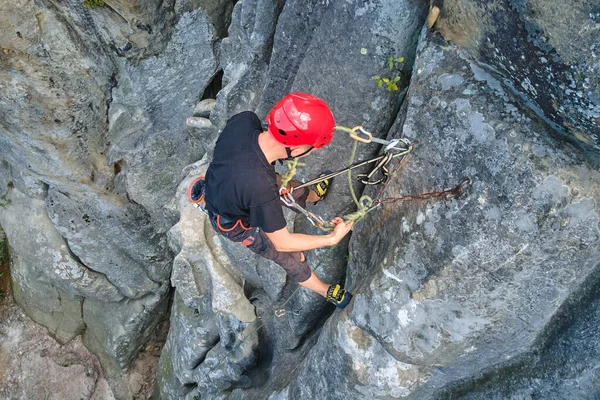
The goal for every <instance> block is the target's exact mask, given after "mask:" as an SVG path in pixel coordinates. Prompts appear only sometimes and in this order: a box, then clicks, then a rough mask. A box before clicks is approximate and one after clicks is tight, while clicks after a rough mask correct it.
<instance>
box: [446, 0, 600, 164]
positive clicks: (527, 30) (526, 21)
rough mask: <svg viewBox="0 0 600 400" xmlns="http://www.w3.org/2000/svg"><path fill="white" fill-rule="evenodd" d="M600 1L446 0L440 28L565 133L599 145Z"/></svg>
mask: <svg viewBox="0 0 600 400" xmlns="http://www.w3.org/2000/svg"><path fill="white" fill-rule="evenodd" d="M599 23H600V6H599V5H598V4H597V3H594V2H579V1H558V0H551V1H540V0H528V1H517V0H514V1H513V0H509V1H473V0H444V2H443V6H442V10H441V12H440V16H439V19H438V21H437V23H436V25H435V29H436V30H439V32H440V33H441V34H442V35H443V36H444V38H446V39H448V40H451V41H453V42H454V43H457V44H458V45H460V46H462V47H464V48H465V49H467V50H468V51H469V52H470V53H471V55H472V56H474V57H475V58H476V59H477V60H478V61H479V62H480V63H482V64H484V65H485V67H486V68H487V69H489V70H493V71H494V72H495V73H496V74H498V77H499V78H501V79H502V80H503V81H504V83H505V84H508V85H507V86H508V87H509V90H513V91H515V92H517V93H518V95H519V96H520V97H522V98H523V99H524V100H525V101H526V102H527V103H528V105H529V106H530V107H532V109H534V110H535V111H536V112H537V113H538V114H539V115H541V116H543V118H544V119H545V120H546V121H547V122H549V123H550V124H551V125H552V127H553V128H554V129H555V130H556V131H557V132H560V133H562V134H563V135H564V136H565V137H566V138H568V139H570V140H571V141H572V142H573V143H576V144H577V145H578V146H579V147H581V148H583V149H584V150H586V151H590V152H593V153H595V154H596V155H597V152H598V150H600V128H599V126H600V91H599V89H598V87H599V84H600V81H599V76H600V74H598V71H599V68H600V41H599V40H598V39H599V36H600V35H599V33H598V26H599V25H598V24H599Z"/></svg>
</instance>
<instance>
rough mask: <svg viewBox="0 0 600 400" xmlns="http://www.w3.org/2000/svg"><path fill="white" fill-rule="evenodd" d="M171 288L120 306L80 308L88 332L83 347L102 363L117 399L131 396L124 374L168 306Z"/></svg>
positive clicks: (96, 304) (90, 302) (87, 302)
mask: <svg viewBox="0 0 600 400" xmlns="http://www.w3.org/2000/svg"><path fill="white" fill-rule="evenodd" d="M168 291H169V286H168V285H164V286H163V287H161V289H160V290H159V291H157V293H150V294H148V295H147V296H145V297H143V298H140V299H126V300H123V301H121V302H118V303H106V302H99V301H96V300H92V299H85V300H84V301H83V305H82V307H81V313H82V316H83V321H84V322H85V326H86V330H85V332H84V334H83V343H84V344H85V346H86V347H87V348H88V349H90V350H91V351H92V352H93V353H94V354H95V355H97V357H98V359H99V360H100V362H101V363H102V367H103V368H104V370H105V371H106V375H107V379H108V380H109V384H110V386H111V388H112V390H113V392H114V393H115V397H117V398H126V397H128V396H129V390H130V389H129V385H128V383H127V382H126V381H125V379H124V378H125V374H124V372H125V370H126V369H127V367H128V366H129V365H130V364H131V362H132V361H133V359H134V358H135V357H137V355H138V354H139V352H140V350H141V348H142V346H143V345H144V343H146V341H147V340H148V338H149V337H150V334H151V333H152V331H153V330H154V328H156V325H157V324H158V323H159V322H161V321H162V320H163V319H164V315H165V313H166V312H167V309H168V306H169V300H168V296H167V294H168Z"/></svg>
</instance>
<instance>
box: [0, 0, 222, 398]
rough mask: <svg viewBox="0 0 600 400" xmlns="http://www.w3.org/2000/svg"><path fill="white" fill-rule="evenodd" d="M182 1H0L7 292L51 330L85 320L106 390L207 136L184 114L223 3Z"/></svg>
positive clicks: (158, 303)
mask: <svg viewBox="0 0 600 400" xmlns="http://www.w3.org/2000/svg"><path fill="white" fill-rule="evenodd" d="M223 4H225V3H223ZM180 5H181V4H180ZM190 5H191V6H190V7H188V8H187V9H185V10H184V8H185V7H179V8H177V9H176V5H175V1H167V2H163V1H154V0H141V1H134V2H127V1H118V0H115V1H110V0H109V1H107V2H106V6H104V7H95V8H90V7H87V6H85V5H84V4H83V3H82V2H81V1H79V0H77V1H75V0H70V1H61V2H55V1H50V0H49V1H41V2H16V3H15V2H13V3H10V4H9V3H6V4H4V3H3V4H2V5H0V26H1V27H2V29H1V30H0V31H1V33H0V89H1V90H0V92H1V93H0V132H1V134H0V159H1V160H2V166H1V168H0V170H1V173H0V187H1V189H0V191H1V192H2V194H3V195H4V194H5V193H6V198H7V200H3V201H2V203H1V207H0V224H1V225H2V227H3V229H4V230H5V231H6V233H7V235H8V237H9V242H10V243H11V247H12V256H13V262H12V266H11V270H12V279H13V281H14V286H13V287H14V291H15V299H16V301H17V302H18V303H19V305H20V306H21V307H23V309H24V310H25V311H26V312H27V314H28V315H29V316H31V317H32V318H33V319H34V320H35V321H37V322H40V323H42V324H44V325H45V326H46V327H48V329H49V331H50V332H51V333H52V334H53V335H54V336H55V337H57V338H58V339H59V340H61V341H67V340H70V339H71V338H73V337H74V336H75V335H77V334H79V333H82V332H84V342H85V344H86V346H88V347H89V348H90V349H92V350H93V351H94V352H95V353H96V354H97V355H98V357H99V359H100V360H101V362H102V363H103V366H104V368H106V369H107V376H108V378H109V379H110V380H111V386H112V388H113V390H114V393H115V395H116V396H117V397H119V398H127V397H128V396H129V395H130V394H131V393H132V390H133V391H134V392H135V390H134V389H135V388H133V389H132V390H130V388H128V384H127V382H126V379H123V377H124V373H123V371H124V370H125V369H126V368H127V366H128V364H129V363H131V361H132V360H133V359H134V357H136V356H137V354H138V352H139V350H140V348H141V347H142V345H143V344H144V342H145V341H146V340H147V338H148V337H149V335H150V333H151V331H152V329H154V327H155V326H156V325H157V323H158V322H159V321H161V320H163V319H164V318H165V317H166V314H167V306H168V299H169V290H168V282H169V279H170V272H171V268H172V262H173V255H172V253H171V252H170V250H169V248H168V247H167V241H166V235H165V232H166V231H167V230H168V228H170V227H171V226H172V224H173V223H174V222H175V219H174V214H173V213H170V212H169V211H168V208H166V207H165V206H167V205H168V203H169V200H170V199H171V198H172V195H173V191H174V189H175V187H176V186H177V185H178V184H179V182H180V181H181V179H182V178H183V177H184V176H185V175H184V174H183V173H182V169H183V167H184V166H186V165H188V164H190V163H191V162H193V161H195V160H196V159H197V158H199V157H201V156H202V155H203V154H204V151H205V150H204V148H203V143H204V142H206V141H210V140H211V139H210V137H208V136H207V137H204V138H199V137H198V135H196V134H195V132H191V131H192V129H191V128H187V127H186V126H185V118H187V117H188V116H190V114H191V113H192V111H193V109H194V106H195V105H196V104H197V103H198V101H199V100H200V99H201V98H202V95H203V91H204V89H205V87H206V86H207V85H208V83H209V82H211V80H212V79H213V77H214V75H215V73H216V70H217V62H216V60H217V57H216V55H215V48H214V47H213V46H214V43H215V41H216V40H217V36H216V34H215V28H214V27H213V24H214V25H219V26H220V28H219V29H221V30H222V27H223V24H224V23H226V21H227V20H228V17H227V13H228V12H227V6H226V7H225V8H224V9H222V10H213V12H212V13H211V16H210V19H211V20H209V17H207V16H206V15H205V14H204V13H203V11H202V10H196V9H195V8H197V7H198V6H202V5H203V4H196V3H193V4H192V3H190ZM205 6H207V5H206V4H205ZM229 7H231V5H230V6H229ZM187 11H190V12H189V13H188V12H187ZM217 11H218V12H217ZM184 12H186V13H185V14H184ZM180 14H183V15H180Z"/></svg>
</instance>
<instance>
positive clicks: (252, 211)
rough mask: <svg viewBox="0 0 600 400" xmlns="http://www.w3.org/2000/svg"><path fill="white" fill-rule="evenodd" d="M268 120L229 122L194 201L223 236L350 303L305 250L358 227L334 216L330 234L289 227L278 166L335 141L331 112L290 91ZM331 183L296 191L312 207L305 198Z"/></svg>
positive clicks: (245, 117) (193, 189)
mask: <svg viewBox="0 0 600 400" xmlns="http://www.w3.org/2000/svg"><path fill="white" fill-rule="evenodd" d="M266 121H267V124H268V127H267V129H266V130H263V128H262V125H261V122H260V119H259V118H258V116H257V115H256V114H255V113H253V112H250V111H245V112H241V113H239V114H237V115H234V116H233V117H231V118H230V119H229V121H227V124H226V126H225V128H224V129H223V131H222V132H221V134H220V136H219V138H218V140H217V143H216V145H215V149H214V154H213V159H212V162H211V163H210V166H209V167H208V171H207V172H206V178H205V180H203V179H196V180H194V181H193V182H192V184H191V185H190V188H189V191H188V192H189V193H190V200H192V201H194V202H200V201H204V202H205V208H206V211H207V212H208V215H209V217H210V220H211V223H212V226H213V228H214V229H215V231H217V232H218V233H219V234H221V235H223V236H225V237H226V238H228V239H230V240H232V241H234V242H241V243H242V244H243V245H245V246H246V247H248V248H249V249H250V250H251V251H253V252H254V253H256V254H259V255H261V256H262V257H265V258H267V259H269V260H273V261H274V262H275V263H277V264H279V265H280V266H281V267H282V268H283V269H284V270H285V271H286V272H287V273H288V274H289V275H290V276H291V277H292V278H293V279H294V280H295V281H296V282H298V283H299V284H300V285H301V286H303V287H305V288H307V289H309V290H312V291H314V292H317V293H319V294H320V295H322V296H323V297H325V298H326V299H327V300H328V301H329V302H331V303H333V304H335V305H336V306H337V307H339V308H344V307H346V305H348V303H349V302H350V300H351V299H352V294H351V293H350V292H348V291H346V290H345V289H343V288H342V287H341V286H340V285H339V284H334V285H329V284H326V283H324V282H322V281H321V280H320V279H319V278H318V277H317V275H315V273H314V272H313V271H312V270H311V268H310V267H309V266H308V265H307V263H306V256H305V254H304V253H303V251H305V250H312V249H317V248H320V247H325V246H332V245H335V244H337V243H338V242H339V241H340V240H342V238H343V237H344V236H346V234H347V233H348V232H349V231H350V230H351V228H352V222H350V223H346V222H345V221H344V220H343V219H342V218H339V217H336V218H334V219H333V220H332V221H331V223H332V224H333V225H334V229H333V231H332V232H330V233H329V234H326V235H305V234H301V233H291V232H289V231H288V229H287V227H286V220H285V218H284V216H283V210H282V205H284V204H283V203H282V202H281V201H280V198H279V187H280V186H281V176H279V175H278V174H276V172H275V168H274V164H275V162H276V161H277V160H292V159H295V158H300V157H304V156H306V155H308V154H309V153H311V152H312V151H313V150H314V149H318V148H321V147H323V146H325V145H327V144H328V143H329V142H330V141H331V139H332V138H333V130H334V119H333V115H332V113H331V110H330V109H329V107H328V106H327V104H326V103H325V102H324V101H323V100H321V99H319V98H318V97H315V96H312V95H310V94H306V93H290V94H288V95H286V96H285V97H283V99H281V100H280V101H279V102H278V103H277V104H276V105H275V106H274V107H273V109H272V110H271V111H270V112H269V114H268V116H267V118H266ZM330 183H331V180H326V181H324V182H322V183H320V184H319V185H318V186H317V188H316V189H317V192H318V193H317V192H315V191H313V190H311V189H308V188H302V189H299V190H296V191H293V193H292V196H293V198H294V200H295V201H296V202H297V203H298V204H299V205H301V206H302V207H305V206H306V202H314V203H316V202H318V201H321V200H323V198H324V197H325V195H326V194H327V189H328V188H329V185H330ZM289 185H290V186H288V188H289V187H291V186H298V185H300V182H299V181H294V180H292V181H291V182H290V183H289ZM203 189H204V190H203ZM203 194H204V196H203V197H202V195H203Z"/></svg>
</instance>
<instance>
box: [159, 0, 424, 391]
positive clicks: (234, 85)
mask: <svg viewBox="0 0 600 400" xmlns="http://www.w3.org/2000/svg"><path fill="white" fill-rule="evenodd" d="M313 3H314V4H313ZM313 3H311V4H309V5H307V4H306V3H305V2H287V3H286V4H285V6H284V7H283V11H282V13H281V15H280V16H279V19H278V20H277V24H278V25H277V31H276V32H275V33H273V30H274V25H273V24H274V22H275V20H276V18H277V15H278V9H277V7H270V8H267V7H262V6H261V5H263V4H262V2H240V3H237V4H236V7H235V9H234V15H233V23H232V26H231V27H230V37H229V38H227V39H225V40H223V42H222V47H221V49H222V57H221V62H222V64H223V65H224V77H223V82H224V84H225V86H224V88H223V89H222V90H221V92H219V95H218V96H217V102H216V104H215V106H214V108H213V109H212V111H211V114H210V117H211V121H212V122H213V124H214V126H215V127H218V128H221V127H222V126H224V123H225V121H226V119H227V118H228V117H229V116H231V115H233V114H234V113H236V112H239V111H242V110H246V109H254V108H256V111H257V113H258V114H259V115H260V116H264V114H265V113H266V112H267V111H268V108H269V107H271V106H272V105H273V103H274V102H275V101H276V100H278V97H280V96H283V95H284V94H285V93H287V91H289V90H304V91H308V92H311V93H315V94H318V95H320V96H321V97H322V98H324V99H325V100H327V101H330V103H331V105H332V108H333V111H334V114H335V115H336V117H337V116H339V119H340V120H341V121H344V123H346V124H352V125H351V126H354V125H357V124H360V123H363V122H370V124H369V129H371V130H373V131H374V132H375V133H376V134H378V135H383V134H384V132H385V130H386V129H387V127H389V126H390V125H391V124H392V122H393V118H394V113H395V110H396V109H397V108H398V106H399V103H400V100H401V96H399V94H398V93H395V92H388V91H386V90H385V89H382V88H378V87H377V84H376V82H375V80H374V79H373V78H372V76H373V75H374V74H377V73H382V72H381V71H384V68H387V67H385V62H386V61H387V57H388V56H390V55H392V54H394V55H397V56H400V55H404V56H405V57H406V58H407V59H409V60H410V59H411V58H412V56H411V55H412V53H413V52H414V49H415V47H416V42H415V40H414V33H415V32H416V31H417V29H418V27H419V26H420V23H421V21H422V20H423V15H422V14H420V13H419V11H420V10H419V8H418V7H416V6H415V5H414V4H413V3H411V2H402V3H392V2H377V3H376V4H373V5H369V6H364V7H363V6H360V5H353V4H348V5H345V6H342V5H337V4H327V5H324V4H320V3H319V4H317V2H313ZM306 7H309V8H310V9H311V11H312V13H311V14H310V18H309V19H308V20H305V19H298V18H297V17H296V15H298V14H301V13H304V12H305V10H306ZM355 17H357V18H358V20H359V23H356V21H354V22H353V23H352V24H350V23H349V21H350V20H352V19H353V18H355ZM390 18H391V19H390ZM387 24H399V26H402V29H401V30H399V31H396V32H393V33H388V32H389V31H386V29H385V28H384V27H385V26H386V25H387ZM307 33H308V34H309V36H306V34H307ZM273 35H275V36H274V39H272V36H273ZM382 37H383V39H382ZM342 38H344V39H343V40H342ZM347 38H351V40H350V41H349V42H348V41H347V40H348V39H347ZM381 41H382V42H383V44H382V42H381ZM272 42H274V47H273V53H272V54H270V51H271V50H270V48H271V43H272ZM387 45H389V46H390V48H389V49H388V48H385V46H387ZM362 47H365V48H367V49H368V50H367V54H366V55H363V54H361V48H362ZM324 48H326V49H330V50H328V51H326V52H323V49H324ZM293 49H295V50H293ZM291 51H295V53H296V54H294V57H295V58H294V57H292V55H291V54H290V53H289V52H291ZM361 57H363V58H361ZM267 62H269V64H268V70H267V64H266V63H267ZM340 66H341V67H342V68H346V69H347V71H344V74H345V76H352V77H353V82H355V86H353V87H350V86H348V87H346V85H344V83H343V82H342V81H340V77H341V75H340V72H339V68H340ZM313 68H317V69H319V70H320V74H319V76H321V78H318V77H317V75H316V74H315V73H314V70H313ZM406 72H407V71H403V72H402V73H406ZM354 78H355V79H354ZM283 81H286V82H287V83H285V84H284V85H281V84H280V82H283ZM264 82H267V86H266V87H265V90H264V91H261V90H260V89H259V88H260V87H261V86H262V85H264V84H265V83H264ZM402 84H404V85H406V84H407V80H404V81H403V82H402ZM356 91H358V92H360V93H361V95H360V96H350V92H352V93H356ZM363 118H369V119H367V120H366V121H365V120H364V119H363ZM345 121H347V122H345ZM351 143H352V141H351V140H350V139H349V138H348V136H347V134H345V133H342V132H340V133H338V134H337V136H336V139H335V140H334V143H333V144H332V145H331V146H329V147H328V148H327V149H324V150H320V154H321V156H320V157H319V156H316V157H315V156H310V157H308V158H307V163H308V164H309V165H310V168H300V169H299V171H300V172H299V175H298V178H301V179H302V178H306V177H308V176H314V175H317V174H318V173H319V172H321V171H322V170H323V169H325V168H331V169H336V168H339V167H341V166H343V165H345V164H346V163H348V161H349V156H350V149H351ZM376 150H377V148H376V146H364V147H362V148H361V149H360V150H359V151H358V152H357V156H356V158H357V159H358V158H364V157H367V156H370V155H373V154H374V153H375V152H376ZM207 161H208V160H205V161H204V162H205V163H206V162H207ZM200 164H202V162H201V163H200ZM204 168H205V167H204ZM192 170H193V172H192ZM188 172H189V173H190V177H189V178H187V179H186V180H184V182H183V184H182V187H180V188H179V189H178V193H179V194H178V196H177V198H180V199H181V198H182V197H183V196H184V190H185V189H186V185H187V184H188V182H190V181H191V179H192V177H193V176H197V175H202V168H201V167H200V166H199V165H198V164H196V165H195V166H194V167H193V168H191V169H188ZM338 180H339V182H338V181H337V180H336V182H335V183H334V184H333V187H332V188H333V190H332V193H331V194H330V195H329V197H328V200H327V202H325V203H322V204H319V206H317V207H313V206H312V205H311V206H310V208H311V210H312V211H315V212H318V213H319V214H323V215H326V216H327V217H329V218H333V216H335V215H340V214H344V213H347V212H350V211H353V208H352V206H351V204H352V200H351V197H350V194H349V192H348V190H347V189H346V187H347V184H346V183H345V177H340V178H338ZM178 207H179V210H180V215H181V218H180V221H179V223H178V224H177V225H176V226H175V227H174V228H173V229H172V230H171V231H170V233H169V235H170V238H171V242H172V243H171V248H172V249H173V250H174V251H175V252H177V253H178V256H177V257H176V260H175V263H174V269H173V275H172V282H173V285H174V286H176V288H177V293H180V294H181V298H182V301H183V303H184V304H185V305H186V306H187V307H190V308H191V309H198V308H199V304H202V301H203V300H202V298H203V296H206V295H208V293H212V296H213V298H212V308H213V311H214V312H215V314H216V315H217V316H218V318H217V321H233V322H234V323H233V325H229V324H228V325H227V326H235V325H236V324H235V321H236V320H237V321H239V322H246V323H247V322H248V321H249V320H248V319H244V318H241V317H240V313H239V311H236V302H234V301H233V300H231V299H230V298H231V297H232V296H233V298H235V297H237V296H238V294H237V292H239V289H235V284H234V282H235V280H236V279H237V280H242V281H243V292H241V293H240V295H241V296H242V297H241V298H242V299H245V298H246V297H247V298H249V299H251V300H252V304H253V305H254V306H255V307H256V310H257V313H258V316H259V318H260V319H259V320H257V321H256V322H255V323H254V322H253V323H251V324H250V325H248V326H245V325H243V324H242V325H240V326H239V327H238V328H227V329H224V328H223V327H222V325H220V332H219V334H220V337H221V343H222V342H223V341H224V340H225V338H227V337H229V336H227V335H231V333H230V332H232V331H233V332H238V333H239V332H240V330H241V329H246V330H252V329H254V330H256V329H258V330H259V332H262V336H263V337H265V338H266V342H265V343H259V345H260V352H261V353H260V354H262V353H267V354H277V357H275V358H273V361H272V363H271V365H268V366H267V365H265V366H261V367H259V368H258V369H251V368H250V367H251V366H252V362H253V361H254V359H255V358H256V356H257V355H258V354H256V353H254V350H252V349H253V346H255V344H254V341H253V339H252V338H248V339H246V340H244V341H241V342H240V341H239V337H238V339H236V340H234V339H231V338H230V339H228V340H229V342H228V343H231V345H227V344H225V345H224V346H225V348H220V347H218V346H216V347H215V348H214V349H212V350H210V351H209V352H208V354H207V356H206V359H205V360H204V362H202V363H200V364H198V365H197V366H196V367H195V369H194V375H193V377H194V380H195V382H196V384H197V385H198V388H197V389H196V388H194V389H193V390H192V391H190V392H187V396H192V397H193V394H194V393H196V391H198V392H199V393H205V394H206V393H210V395H209V396H212V397H211V398H217V396H220V395H218V393H222V394H221V395H226V393H229V392H230V391H231V390H233V389H234V388H236V387H240V386H241V387H247V386H248V385H250V387H251V386H253V385H257V384H259V383H258V382H260V385H262V384H264V383H265V381H269V378H267V377H265V376H264V372H262V371H264V369H265V368H268V369H269V370H271V369H272V370H273V371H277V373H274V378H273V379H274V380H276V381H278V382H279V381H281V379H287V378H282V377H280V376H279V374H282V375H283V374H284V373H285V372H284V371H286V370H289V369H290V368H288V367H287V366H286V362H287V363H292V364H293V363H295V361H292V360H291V359H290V360H288V357H291V356H288V355H287V354H286V352H287V351H288V350H289V349H294V348H298V350H297V351H299V352H302V353H306V351H307V350H306V349H307V348H310V346H309V345H306V346H301V344H302V343H303V342H302V341H303V340H304V339H305V338H306V336H307V335H308V336H310V335H309V332H310V331H311V330H312V329H313V328H314V327H315V326H318V324H319V323H320V322H321V321H322V320H323V319H324V318H326V316H327V314H328V313H329V312H330V311H331V310H332V308H333V306H331V305H328V303H326V302H325V300H324V299H323V298H321V297H320V296H318V295H316V294H314V293H310V292H308V291H306V290H305V289H299V290H297V289H298V286H297V285H296V284H294V283H290V284H289V285H287V286H286V287H284V288H283V291H282V289H281V287H282V285H283V283H285V274H282V272H283V271H282V270H281V269H280V268H279V267H277V266H275V265H273V264H272V263H271V262H267V261H266V260H260V261H257V260H256V256H255V255H253V254H251V253H250V252H248V251H247V250H246V249H243V247H242V246H240V245H239V244H235V243H231V242H228V241H227V240H224V239H222V238H219V237H218V236H216V235H215V233H214V232H213V231H212V228H211V227H210V225H209V224H208V221H206V220H205V219H201V218H200V217H201V214H200V213H199V212H198V210H196V209H194V208H193V207H191V205H189V204H188V205H185V202H184V203H181V201H179V202H178ZM288 218H289V221H290V227H291V226H293V229H294V230H295V231H299V232H305V233H322V232H320V231H318V230H316V229H314V228H312V226H310V225H308V224H307V222H306V221H305V220H304V219H303V218H295V219H294V215H293V214H291V213H290V214H288ZM346 246H347V241H346V242H344V243H342V244H341V245H339V246H338V247H336V248H335V250H333V252H332V253H331V255H330V257H329V258H327V259H325V260H323V261H324V262H322V263H320V262H319V261H320V259H321V258H323V256H324V255H325V253H326V251H325V250H319V251H315V252H307V257H308V262H309V264H311V265H312V266H313V267H315V268H317V273H318V274H319V276H321V277H322V279H324V280H326V281H330V282H341V281H342V280H343V277H344V275H345V265H346V257H345V255H346V252H347V250H346V248H347V247H346ZM219 264H220V265H219ZM200 267H202V268H200ZM205 269H206V271H204V270H205ZM220 271H221V272H220ZM206 272H208V276H207V275H206ZM228 276H232V277H235V278H234V279H233V280H229V277H228ZM215 278H216V279H217V280H215ZM224 278H227V279H224ZM274 278H275V279H274ZM282 278H283V279H282ZM207 279H208V281H207ZM215 283H218V285H219V286H216V287H215ZM206 288H210V291H209V292H207V289H206ZM242 293H243V294H242ZM215 297H216V299H215ZM219 299H221V300H224V299H229V300H228V301H226V302H224V303H223V302H220V301H218V300H219ZM280 309H283V310H285V312H286V314H285V317H283V318H277V317H274V312H275V311H277V313H279V312H280V311H278V310H280ZM174 313H175V314H182V315H183V314H184V312H183V308H179V306H178V308H177V311H174ZM232 316H236V318H235V319H232ZM172 318H183V316H182V317H179V316H176V315H174V316H173V317H172ZM239 322H237V323H238V324H239ZM173 335H177V333H176V332H175V333H173ZM250 339H252V340H250ZM170 340H171V342H170V343H171V345H170V347H169V348H168V350H167V351H168V355H167V356H166V357H169V358H171V359H170V360H167V359H166V357H165V359H164V360H161V364H162V365H163V368H161V370H162V371H163V375H161V378H160V379H161V381H162V382H165V384H166V385H169V387H168V388H165V389H164V390H165V392H164V393H169V396H174V395H175V394H176V393H182V390H183V388H185V386H184V384H187V385H188V389H189V388H190V387H191V386H190V385H191V382H189V381H188V380H187V379H188V378H185V379H183V378H182V377H185V376H187V374H188V373H189V372H185V368H184V367H183V366H182V364H181V363H179V364H178V362H177V359H178V358H182V357H184V360H185V359H186V358H185V356H182V355H181V354H182V352H183V350H180V349H179V346H178V345H176V343H187V341H186V340H185V339H183V338H181V339H179V340H178V339H176V336H173V338H172V339H170ZM247 342H248V343H247ZM226 343H227V342H226ZM305 344H306V343H305ZM189 346H190V348H189V349H188V351H189V352H191V353H192V354H204V352H205V351H206V350H205V348H204V346H193V345H191V344H190V345H189ZM232 346H233V347H232ZM299 346H300V347H299ZM241 350H243V352H242V355H239V354H238V352H240V351H241ZM240 357H241V358H240ZM217 360H218V361H217ZM245 369H248V371H245ZM169 373H172V374H173V375H174V376H173V377H169V376H168V374H169ZM244 375H248V376H247V377H244ZM269 384H271V383H269ZM171 385H179V386H180V387H179V388H177V387H173V386H171ZM249 390H250V391H249V392H248V393H254V392H252V390H251V389H249ZM223 391H225V392H223ZM232 393H237V394H236V396H240V395H241V396H242V397H243V396H244V393H246V391H245V390H242V389H236V390H234V392H232ZM265 393H266V392H261V394H260V395H257V396H259V397H260V396H263V395H264V394H265ZM249 396H252V394H249Z"/></svg>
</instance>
